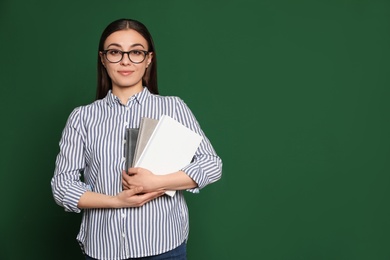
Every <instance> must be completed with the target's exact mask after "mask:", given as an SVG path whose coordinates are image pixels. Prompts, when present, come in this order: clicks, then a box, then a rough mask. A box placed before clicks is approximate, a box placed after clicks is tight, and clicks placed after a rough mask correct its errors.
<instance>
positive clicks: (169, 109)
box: [51, 88, 222, 260]
mask: <svg viewBox="0 0 390 260" xmlns="http://www.w3.org/2000/svg"><path fill="white" fill-rule="evenodd" d="M162 115H168V116H170V117H172V118H174V119H176V120H177V121H179V122H180V123H182V124H183V125H185V126H186V127H188V128H190V129H192V130H193V131H195V132H196V133H198V134H200V135H201V136H203V141H202V142H201V144H200V146H199V148H198V150H197V151H196V154H195V156H194V159H193V161H192V162H191V163H190V164H189V165H187V166H186V167H184V168H183V169H182V171H184V172H185V173H186V174H188V176H190V177H191V178H192V179H193V180H194V181H195V182H196V183H197V184H198V187H197V188H194V189H189V190H188V191H190V192H193V193H197V192H199V190H200V189H202V188H203V187H205V186H206V185H208V184H210V183H213V182H215V181H217V180H219V179H220V178H221V174H222V161H221V159H220V158H219V157H218V155H217V154H216V153H215V151H214V149H213V147H212V145H211V144H210V142H209V140H208V139H207V137H206V136H205V135H204V133H203V131H202V130H201V128H200V126H199V124H198V122H197V120H196V119H195V117H194V115H193V114H192V112H191V111H190V109H189V108H188V107H187V105H186V104H185V103H184V102H183V100H181V99H180V98H178V97H171V96H170V97H163V96H159V95H154V94H151V93H150V92H149V90H148V89H147V88H144V89H143V91H142V92H140V93H138V94H136V95H134V96H132V97H131V98H130V99H129V100H128V102H127V104H126V105H123V104H121V102H120V100H119V98H118V97H116V96H114V95H113V94H112V92H111V91H109V92H108V94H107V96H106V97H105V98H103V99H101V100H97V101H95V102H93V103H92V104H89V105H86V106H80V107H77V108H75V109H74V110H73V111H72V113H71V114H70V116H69V118H68V120H67V123H66V126H65V128H64V130H63V133H62V138H61V141H60V152H59V154H58V156H57V159H56V167H55V172H54V176H53V178H52V181H51V186H52V191H53V196H54V199H55V201H56V203H57V204H59V205H60V206H62V207H64V209H65V211H69V212H81V209H79V208H78V207H77V204H78V201H79V199H80V197H81V195H82V194H83V193H84V192H86V191H87V190H90V191H94V192H97V193H102V194H107V195H111V196H113V195H116V194H118V193H119V192H121V191H122V181H121V179H122V177H121V176H122V170H123V169H125V160H124V149H123V141H124V137H125V129H126V128H138V127H139V125H140V121H141V118H142V117H148V118H154V119H159V118H160V117H161V116H162ZM82 175H83V178H81V176H82ZM188 233H189V221H188V208H187V204H186V202H185V199H184V196H183V191H177V192H176V195H175V196H174V197H170V196H167V195H164V196H161V197H159V198H156V199H154V200H152V201H150V202H148V203H146V204H145V205H143V206H142V207H135V208H122V209H84V210H83V217H82V223H81V227H80V231H79V233H78V235H77V240H78V241H79V243H80V245H81V247H82V250H83V251H84V252H85V253H86V254H87V255H89V256H91V257H93V258H97V259H102V260H103V259H104V260H111V259H112V260H114V259H127V258H135V257H144V256H150V255H157V254H161V253H164V252H166V251H169V250H171V249H174V248H175V247H177V246H179V245H180V244H181V243H182V242H183V241H186V240H187V238H188Z"/></svg>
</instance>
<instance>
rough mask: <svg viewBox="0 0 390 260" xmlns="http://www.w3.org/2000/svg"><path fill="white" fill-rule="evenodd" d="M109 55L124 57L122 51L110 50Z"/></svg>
mask: <svg viewBox="0 0 390 260" xmlns="http://www.w3.org/2000/svg"><path fill="white" fill-rule="evenodd" d="M107 54H109V55H111V56H120V55H122V52H121V51H120V50H108V51H107Z"/></svg>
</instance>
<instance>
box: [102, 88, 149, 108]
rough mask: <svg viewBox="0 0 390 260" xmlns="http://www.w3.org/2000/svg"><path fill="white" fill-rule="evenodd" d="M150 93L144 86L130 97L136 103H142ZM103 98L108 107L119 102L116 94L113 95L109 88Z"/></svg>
mask: <svg viewBox="0 0 390 260" xmlns="http://www.w3.org/2000/svg"><path fill="white" fill-rule="evenodd" d="M150 95H151V93H150V91H149V89H148V88H147V87H144V89H143V90H142V91H141V92H139V93H137V94H135V95H134V96H132V98H134V99H135V101H136V102H137V103H138V104H140V105H142V104H143V103H144V102H145V100H146V99H147V98H148V97H149V96H150ZM104 100H105V102H106V103H107V105H109V106H110V107H112V106H113V105H115V104H120V103H121V102H120V100H119V98H118V97H117V96H115V95H114V94H112V90H111V89H110V90H109V91H108V93H107V95H106V97H105V98H104Z"/></svg>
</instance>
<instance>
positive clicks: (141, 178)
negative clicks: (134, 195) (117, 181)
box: [122, 167, 162, 192]
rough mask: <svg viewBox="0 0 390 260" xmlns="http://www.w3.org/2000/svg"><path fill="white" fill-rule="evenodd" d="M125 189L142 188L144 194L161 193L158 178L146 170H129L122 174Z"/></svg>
mask: <svg viewBox="0 0 390 260" xmlns="http://www.w3.org/2000/svg"><path fill="white" fill-rule="evenodd" d="M122 185H123V189H124V190H127V189H132V188H134V187H142V188H143V191H144V192H152V191H161V190H162V189H161V188H159V187H158V176H157V175H155V174H153V173H152V172H151V171H149V170H147V169H144V168H139V167H137V168H129V170H128V172H126V171H123V172H122Z"/></svg>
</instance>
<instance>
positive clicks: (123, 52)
mask: <svg viewBox="0 0 390 260" xmlns="http://www.w3.org/2000/svg"><path fill="white" fill-rule="evenodd" d="M109 51H117V52H120V53H121V54H122V57H121V59H120V60H118V61H115V62H114V61H110V60H109V59H108V58H107V52H109ZM133 51H140V52H143V53H144V59H143V60H142V61H138V62H135V61H133V60H132V59H131V58H130V53H131V52H133ZM102 53H103V54H104V55H105V57H106V60H108V62H110V63H118V62H121V61H122V60H123V56H124V55H125V54H127V58H129V60H130V61H131V62H132V63H134V64H140V63H142V62H144V61H145V59H146V55H148V54H149V53H150V52H149V51H144V50H131V51H121V50H117V49H107V50H103V51H102Z"/></svg>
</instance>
